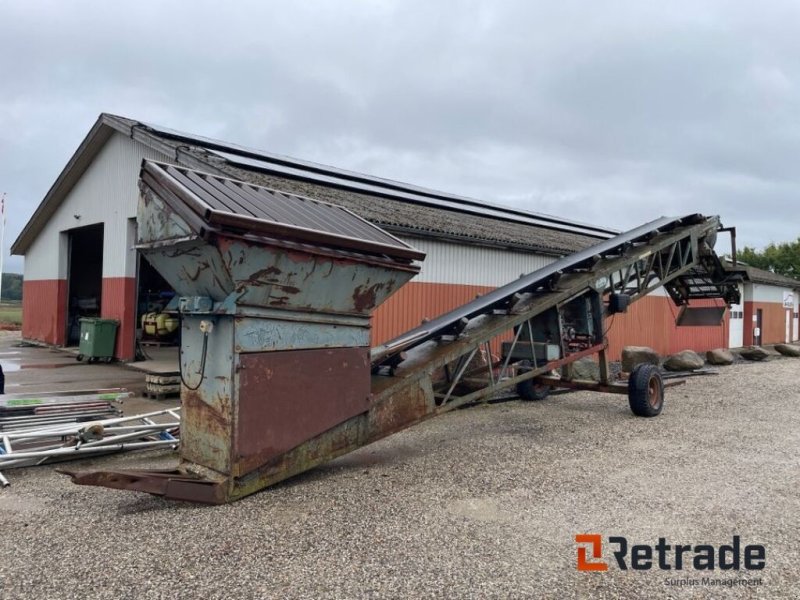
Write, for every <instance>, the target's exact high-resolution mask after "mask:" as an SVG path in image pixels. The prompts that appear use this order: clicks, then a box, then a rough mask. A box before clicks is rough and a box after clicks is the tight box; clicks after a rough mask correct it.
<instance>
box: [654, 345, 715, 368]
mask: <svg viewBox="0 0 800 600" xmlns="http://www.w3.org/2000/svg"><path fill="white" fill-rule="evenodd" d="M705 364H706V361H704V360H703V357H702V356H700V355H699V354H698V353H697V352H695V351H694V350H681V351H680V352H677V353H676V354H672V355H670V356H668V357H667V359H666V360H665V361H664V365H663V366H664V368H665V369H666V370H667V371H694V370H695V369H702V368H703V366H704V365H705Z"/></svg>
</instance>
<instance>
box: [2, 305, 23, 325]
mask: <svg viewBox="0 0 800 600" xmlns="http://www.w3.org/2000/svg"><path fill="white" fill-rule="evenodd" d="M0 323H7V324H12V325H22V304H14V303H11V302H3V303H2V304H0Z"/></svg>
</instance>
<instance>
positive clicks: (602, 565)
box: [575, 533, 608, 571]
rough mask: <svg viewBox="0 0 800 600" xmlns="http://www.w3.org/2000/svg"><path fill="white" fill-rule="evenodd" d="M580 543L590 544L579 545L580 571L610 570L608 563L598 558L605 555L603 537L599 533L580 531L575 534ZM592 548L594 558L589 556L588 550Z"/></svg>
mask: <svg viewBox="0 0 800 600" xmlns="http://www.w3.org/2000/svg"><path fill="white" fill-rule="evenodd" d="M575 541H576V542H577V543H578V544H589V546H588V547H586V546H578V571H608V563H606V562H605V561H603V560H598V559H600V558H602V556H603V537H602V536H601V535H600V534H598V533H579V534H577V535H576V536H575ZM589 549H591V553H592V559H594V560H593V561H590V560H589V558H588V557H587V551H588V550H589Z"/></svg>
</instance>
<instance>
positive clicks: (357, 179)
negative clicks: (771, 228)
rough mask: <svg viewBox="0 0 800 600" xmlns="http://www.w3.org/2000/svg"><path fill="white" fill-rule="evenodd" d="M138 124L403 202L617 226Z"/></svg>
mask: <svg viewBox="0 0 800 600" xmlns="http://www.w3.org/2000/svg"><path fill="white" fill-rule="evenodd" d="M139 127H140V128H143V129H146V130H148V131H150V132H151V133H154V134H156V135H157V136H158V137H159V138H162V139H168V140H173V141H179V142H185V143H188V144H191V145H195V146H198V147H201V148H204V149H206V150H207V151H208V152H210V153H212V154H214V155H217V156H220V157H222V158H224V159H225V160H226V161H228V162H230V163H231V164H235V165H237V166H241V167H244V168H250V169H261V170H266V171H269V172H274V173H276V174H279V175H281V174H282V175H285V176H287V177H294V178H301V179H306V180H308V181H315V182H319V183H323V184H325V185H335V186H342V187H348V188H350V189H352V190H354V191H361V192H366V193H377V194H386V195H389V196H393V197H396V198H397V199H400V200H404V201H406V202H416V203H422V204H427V205H431V206H436V207H440V208H446V209H450V210H456V211H464V212H477V213H478V214H482V215H483V216H491V217H492V218H498V219H504V220H508V221H512V222H520V223H525V224H529V225H538V226H540V227H546V228H553V229H556V230H560V231H572V232H574V233H579V234H583V235H589V236H592V237H596V238H598V239H608V238H610V237H612V236H614V235H617V234H618V233H620V232H619V231H616V230H613V229H609V228H607V227H600V226H598V225H593V224H590V223H581V222H578V221H575V220H571V219H564V218H562V217H556V216H553V215H546V214H543V213H537V212H533V211H528V210H522V209H518V208H513V207H510V206H503V205H501V204H495V203H492V202H487V201H485V200H476V199H474V198H467V197H465V196H459V195H456V194H449V193H446V192H441V191H438V190H432V189H429V188H425V187H421V186H417V185H413V184H409V183H402V182H399V181H393V180H390V179H386V178H383V177H375V176H373V175H366V174H364V173H356V172H353V171H348V170H346V169H340V168H337V167H332V166H328V165H322V164H319V163H315V162H311V161H307V160H302V159H298V158H293V157H289V156H285V155H281V154H275V153H273V152H266V151H263V150H255V149H252V148H246V147H244V146H240V145H238V144H231V143H229V142H224V141H221V140H215V139H211V138H207V137H203V136H197V135H191V134H187V133H183V132H180V131H175V130H174V129H168V128H165V127H161V126H158V125H152V124H146V123H140V124H139Z"/></svg>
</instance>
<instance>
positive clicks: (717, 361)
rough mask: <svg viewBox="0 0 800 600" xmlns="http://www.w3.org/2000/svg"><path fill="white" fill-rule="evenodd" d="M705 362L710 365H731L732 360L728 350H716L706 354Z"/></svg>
mask: <svg viewBox="0 0 800 600" xmlns="http://www.w3.org/2000/svg"><path fill="white" fill-rule="evenodd" d="M706 360H707V361H708V363H709V364H711V365H732V364H733V360H734V358H733V354H732V353H731V352H730V351H729V350H725V349H724V348H717V349H716V350H709V351H708V352H706Z"/></svg>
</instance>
